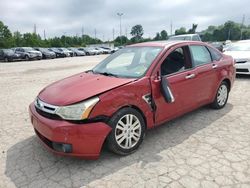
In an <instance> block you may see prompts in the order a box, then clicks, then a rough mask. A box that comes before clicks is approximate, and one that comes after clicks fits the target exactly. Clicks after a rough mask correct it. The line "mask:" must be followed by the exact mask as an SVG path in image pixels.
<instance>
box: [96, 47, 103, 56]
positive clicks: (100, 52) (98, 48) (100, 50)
mask: <svg viewBox="0 0 250 188" xmlns="http://www.w3.org/2000/svg"><path fill="white" fill-rule="evenodd" d="M94 49H95V50H96V51H97V54H98V55H99V54H104V53H105V51H104V49H102V48H100V47H95V48H94Z"/></svg>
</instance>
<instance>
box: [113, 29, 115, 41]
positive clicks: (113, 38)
mask: <svg viewBox="0 0 250 188" xmlns="http://www.w3.org/2000/svg"><path fill="white" fill-rule="evenodd" d="M114 40H115V29H114V28H113V41H114Z"/></svg>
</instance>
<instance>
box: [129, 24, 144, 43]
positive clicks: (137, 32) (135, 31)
mask: <svg viewBox="0 0 250 188" xmlns="http://www.w3.org/2000/svg"><path fill="white" fill-rule="evenodd" d="M143 32H144V31H143V27H142V26H141V25H139V24H138V25H135V26H133V27H132V29H131V32H130V34H131V35H132V36H133V40H134V41H140V40H141V39H142V36H143V34H144V33H143Z"/></svg>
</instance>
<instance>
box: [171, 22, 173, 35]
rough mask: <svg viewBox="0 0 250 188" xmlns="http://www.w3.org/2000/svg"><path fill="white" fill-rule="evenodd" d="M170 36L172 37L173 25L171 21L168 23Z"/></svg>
mask: <svg viewBox="0 0 250 188" xmlns="http://www.w3.org/2000/svg"><path fill="white" fill-rule="evenodd" d="M170 35H173V23H172V20H171V22H170Z"/></svg>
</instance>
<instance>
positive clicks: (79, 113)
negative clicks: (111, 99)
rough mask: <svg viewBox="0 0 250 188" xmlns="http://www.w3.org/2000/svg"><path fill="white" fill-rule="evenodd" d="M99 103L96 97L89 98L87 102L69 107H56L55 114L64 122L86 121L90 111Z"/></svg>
mask: <svg viewBox="0 0 250 188" xmlns="http://www.w3.org/2000/svg"><path fill="white" fill-rule="evenodd" d="M98 101H99V98H98V97H94V98H91V99H89V100H86V101H83V102H80V103H77V104H73V105H69V106H61V107H58V108H57V109H56V111H55V114H57V115H59V116H60V117H62V118H63V119H66V120H83V119H87V118H88V116H89V114H90V112H91V110H92V109H93V107H94V106H95V105H96V103H97V102H98Z"/></svg>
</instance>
